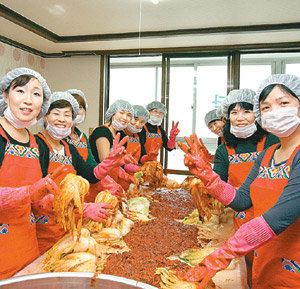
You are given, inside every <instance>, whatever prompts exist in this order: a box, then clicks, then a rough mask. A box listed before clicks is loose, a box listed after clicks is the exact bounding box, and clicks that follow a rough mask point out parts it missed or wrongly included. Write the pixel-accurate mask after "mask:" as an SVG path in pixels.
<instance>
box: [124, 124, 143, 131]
mask: <svg viewBox="0 0 300 289" xmlns="http://www.w3.org/2000/svg"><path fill="white" fill-rule="evenodd" d="M127 129H128V130H129V131H130V132H131V133H139V132H141V131H142V129H143V128H136V127H135V126H133V125H132V124H131V123H129V124H128V126H127Z"/></svg>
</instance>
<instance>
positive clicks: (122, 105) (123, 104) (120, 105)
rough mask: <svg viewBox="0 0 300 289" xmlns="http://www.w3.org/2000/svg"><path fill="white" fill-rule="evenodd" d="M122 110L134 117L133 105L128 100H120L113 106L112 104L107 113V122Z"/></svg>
mask: <svg viewBox="0 0 300 289" xmlns="http://www.w3.org/2000/svg"><path fill="white" fill-rule="evenodd" d="M121 110H127V111H129V112H130V113H131V115H132V116H133V115H134V111H133V108H132V105H131V104H130V103H129V102H128V101H126V100H123V99H118V100H116V101H115V102H114V103H113V104H111V105H110V106H109V108H108V110H107V111H106V112H105V121H110V120H111V119H112V117H113V115H114V114H115V113H116V112H118V111H121Z"/></svg>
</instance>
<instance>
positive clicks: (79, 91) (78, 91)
mask: <svg viewBox="0 0 300 289" xmlns="http://www.w3.org/2000/svg"><path fill="white" fill-rule="evenodd" d="M67 92H69V93H71V94H72V95H73V94H78V95H80V96H81V97H82V98H83V100H84V102H85V107H86V108H87V107H88V104H87V102H86V97H85V95H84V93H83V92H82V91H81V90H80V89H76V88H73V89H68V90H67Z"/></svg>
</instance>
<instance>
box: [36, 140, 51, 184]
mask: <svg viewBox="0 0 300 289" xmlns="http://www.w3.org/2000/svg"><path fill="white" fill-rule="evenodd" d="M34 137H35V140H36V143H37V145H38V147H39V153H40V165H41V169H42V174H43V178H44V177H45V176H47V175H48V168H49V148H48V146H47V145H46V144H45V142H44V141H43V140H42V139H41V138H40V137H39V136H38V135H34Z"/></svg>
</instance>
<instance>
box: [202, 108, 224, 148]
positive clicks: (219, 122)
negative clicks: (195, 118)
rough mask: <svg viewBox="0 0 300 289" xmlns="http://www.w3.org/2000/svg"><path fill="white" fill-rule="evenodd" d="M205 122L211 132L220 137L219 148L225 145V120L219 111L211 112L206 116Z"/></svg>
mask: <svg viewBox="0 0 300 289" xmlns="http://www.w3.org/2000/svg"><path fill="white" fill-rule="evenodd" d="M204 121H205V124H206V126H207V127H208V128H209V130H210V131H211V132H212V133H214V134H216V135H217V136H218V146H219V145H220V144H222V143H224V141H225V140H224V137H223V128H224V124H225V120H224V118H223V119H221V117H219V116H218V114H217V109H213V110H210V111H209V112H208V113H207V114H206V115H205V117H204Z"/></svg>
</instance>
